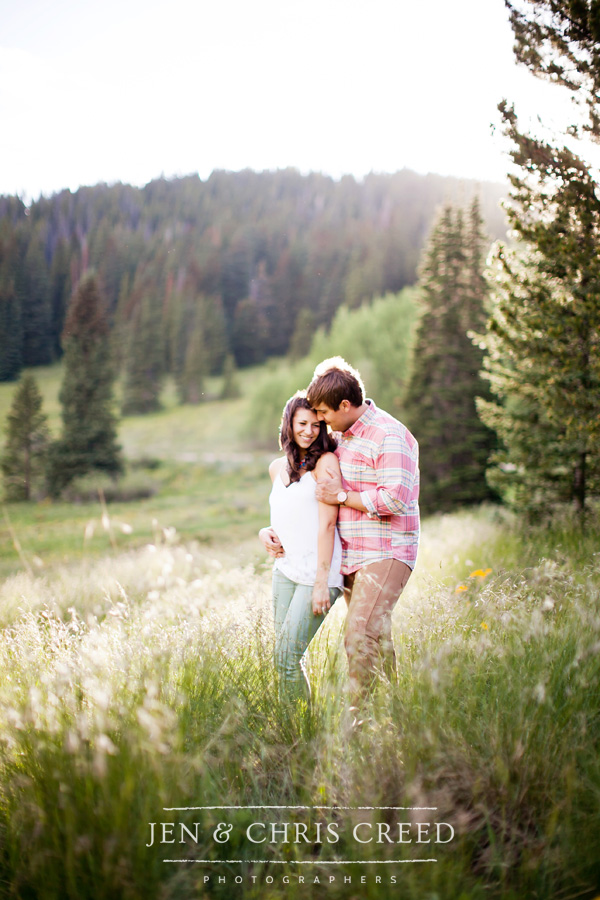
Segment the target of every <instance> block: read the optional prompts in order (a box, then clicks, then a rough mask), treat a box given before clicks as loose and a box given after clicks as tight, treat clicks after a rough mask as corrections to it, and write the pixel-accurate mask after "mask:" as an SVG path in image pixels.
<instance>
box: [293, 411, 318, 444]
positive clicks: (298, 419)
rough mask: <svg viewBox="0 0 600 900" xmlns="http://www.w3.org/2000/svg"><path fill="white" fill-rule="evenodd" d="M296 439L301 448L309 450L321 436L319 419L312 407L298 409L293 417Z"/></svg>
mask: <svg viewBox="0 0 600 900" xmlns="http://www.w3.org/2000/svg"><path fill="white" fill-rule="evenodd" d="M292 434H293V435H294V441H295V442H296V444H297V445H298V447H300V449H301V450H308V448H309V447H310V445H311V444H312V443H313V441H315V440H316V439H317V438H318V436H319V420H318V419H317V414H316V413H315V412H313V411H312V409H297V410H296V412H295V413H294V418H293V419H292Z"/></svg>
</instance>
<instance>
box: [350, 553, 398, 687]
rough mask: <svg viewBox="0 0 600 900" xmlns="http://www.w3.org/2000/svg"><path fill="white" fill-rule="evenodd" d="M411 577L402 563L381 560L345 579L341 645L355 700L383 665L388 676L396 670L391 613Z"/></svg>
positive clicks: (393, 560)
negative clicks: (343, 629) (346, 613)
mask: <svg viewBox="0 0 600 900" xmlns="http://www.w3.org/2000/svg"><path fill="white" fill-rule="evenodd" d="M410 574H411V569H410V567H409V566H407V565H406V564H405V563H402V562H400V561H399V560H396V559H384V560H381V561H380V562H376V563H371V565H368V566H364V567H363V568H362V569H359V570H358V571H357V572H355V573H353V574H352V575H349V576H346V579H345V586H344V593H345V597H346V602H347V604H348V615H347V617H346V629H345V631H346V633H345V638H344V646H345V648H346V653H347V655H348V671H349V676H350V690H351V692H352V695H353V697H354V698H356V699H359V698H360V697H361V696H363V695H364V694H365V692H366V691H367V690H368V688H369V687H370V685H371V683H372V680H373V677H374V675H375V673H376V671H377V668H378V667H380V666H383V668H384V671H385V672H386V674H387V675H388V676H390V675H391V674H392V673H393V671H394V669H395V654H394V643H393V640H392V612H393V609H394V606H395V605H396V603H397V601H398V598H399V596H400V594H401V593H402V591H403V589H404V587H405V585H406V582H407V581H408V579H409V577H410Z"/></svg>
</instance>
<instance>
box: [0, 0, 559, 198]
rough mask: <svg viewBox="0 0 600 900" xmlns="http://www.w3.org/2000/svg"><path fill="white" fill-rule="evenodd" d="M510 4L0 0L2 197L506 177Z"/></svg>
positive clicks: (545, 95)
mask: <svg viewBox="0 0 600 900" xmlns="http://www.w3.org/2000/svg"><path fill="white" fill-rule="evenodd" d="M563 93H564V92H563V91H562V90H561V89H560V88H556V87H552V86H550V85H545V84H543V83H541V82H539V81H538V80H537V79H535V78H534V77H533V76H532V75H530V74H529V73H528V72H527V71H526V70H525V69H522V68H520V67H517V66H516V64H515V62H514V58H513V54H512V32H511V30H510V27H509V25H508V19H507V15H506V12H505V8H504V3H503V0H452V2H449V0H423V2H415V0H302V2H300V0H160V2H158V0H0V194H2V193H19V194H21V195H22V196H25V197H26V198H37V196H39V194H40V193H41V192H43V193H44V194H50V193H52V192H54V191H57V190H60V189H62V188H65V187H69V188H71V189H72V190H75V189H76V188H77V187H79V186H80V185H82V184H96V183H98V182H100V181H106V182H109V183H112V182H115V181H123V182H129V183H132V184H137V185H142V184H145V183H146V182H147V181H149V180H151V179H152V178H155V177H157V176H159V175H161V174H164V175H166V176H172V175H183V174H189V173H191V172H198V173H199V174H200V176H201V178H206V177H208V175H209V174H210V172H211V171H212V170H213V169H216V168H218V169H233V170H238V169H242V168H246V167H249V168H252V169H256V170H262V169H277V168H285V167H286V166H295V167H296V168H298V169H300V170H301V171H302V172H308V171H311V170H317V171H322V172H326V173H329V174H331V175H333V176H335V177H339V176H340V175H342V174H344V173H352V174H354V175H355V176H357V177H361V176H363V175H365V174H366V173H368V172H370V171H376V172H395V171H397V170H399V169H402V168H404V167H408V168H411V169H414V170H416V171H418V172H429V171H431V172H438V173H441V174H445V175H446V174H449V175H457V176H460V177H469V178H478V179H486V180H495V181H504V179H505V173H506V171H507V167H508V160H507V157H506V145H505V144H504V139H503V138H502V136H501V134H500V133H499V131H496V133H495V134H492V133H491V129H490V124H491V123H492V122H495V123H497V122H498V114H497V111H496V106H497V104H498V102H499V101H500V100H501V99H502V98H503V97H507V98H508V99H509V100H511V101H514V102H515V104H516V108H517V112H518V113H520V114H521V115H522V117H523V122H524V121H525V119H526V116H535V115H536V114H537V113H539V114H540V115H541V116H542V118H543V119H544V121H550V119H551V118H552V117H553V115H554V114H555V112H556V111H557V110H558V109H560V108H561V107H562V108H563V109H564V107H565V106H566V104H567V103H568V100H567V99H566V98H564V97H563Z"/></svg>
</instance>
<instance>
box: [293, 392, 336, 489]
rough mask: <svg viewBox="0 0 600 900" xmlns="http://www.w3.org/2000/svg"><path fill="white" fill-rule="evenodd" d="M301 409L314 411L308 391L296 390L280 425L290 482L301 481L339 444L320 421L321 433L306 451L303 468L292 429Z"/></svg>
mask: <svg viewBox="0 0 600 900" xmlns="http://www.w3.org/2000/svg"><path fill="white" fill-rule="evenodd" d="M299 409H309V410H310V411H311V412H314V410H313V408H312V406H311V405H310V403H309V402H308V400H307V399H306V391H296V393H295V394H294V396H293V397H290V399H289V400H288V402H287V403H286V404H285V406H284V408H283V415H282V416H281V425H280V426H279V446H280V447H281V449H282V450H283V452H284V453H285V455H286V456H287V461H288V470H289V473H290V483H291V482H294V481H300V478H301V477H302V475H303V474H304V473H305V472H312V470H313V469H314V467H315V466H316V464H317V462H318V460H319V459H320V458H321V457H322V456H323V454H324V453H332V452H333V451H334V450H335V448H336V446H337V444H336V442H335V440H334V439H333V438H332V437H331V435H330V434H329V433H328V431H327V425H326V424H325V422H319V434H318V436H317V437H316V438H315V439H314V441H313V442H312V444H311V445H310V447H309V448H308V450H307V451H306V455H305V457H304V459H305V460H306V464H305V465H304V466H302V468H301V467H300V451H299V449H298V445H297V444H296V442H295V440H294V432H293V430H292V422H293V421H294V415H295V413H296V411H297V410H299Z"/></svg>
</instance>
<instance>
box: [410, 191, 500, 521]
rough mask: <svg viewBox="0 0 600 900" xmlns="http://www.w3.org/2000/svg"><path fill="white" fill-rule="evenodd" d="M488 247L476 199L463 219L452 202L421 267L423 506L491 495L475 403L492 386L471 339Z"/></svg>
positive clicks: (414, 411) (417, 353) (415, 423)
mask: <svg viewBox="0 0 600 900" xmlns="http://www.w3.org/2000/svg"><path fill="white" fill-rule="evenodd" d="M484 247H485V238H484V235H483V231H482V221H481V216H480V213H479V205H478V202H477V200H474V201H473V204H472V206H471V208H470V210H469V214H468V220H467V223H466V224H465V221H464V214H463V211H462V210H461V209H454V208H453V207H451V206H447V207H446V208H445V209H444V210H443V211H442V213H441V216H440V218H439V219H438V221H437V223H436V225H435V226H434V229H433V232H432V235H431V238H430V241H429V245H428V248H427V250H426V252H425V256H424V261H423V264H422V268H421V273H420V281H419V287H420V291H421V296H422V298H423V300H422V305H423V315H422V318H421V321H420V324H419V329H418V334H417V341H416V346H415V350H414V363H413V372H412V377H411V381H410V385H409V388H408V392H407V397H406V413H405V415H406V419H407V423H408V424H409V426H410V428H411V430H412V431H413V432H414V434H415V436H416V438H417V440H418V442H419V448H420V466H421V500H422V505H423V509H424V510H425V511H433V510H445V509H450V508H452V507H453V506H455V505H457V504H465V503H478V502H481V501H482V500H485V499H489V498H490V497H491V496H492V493H491V490H490V487H489V485H488V484H487V483H486V480H485V468H486V465H487V460H488V457H489V454H490V452H491V449H492V447H493V446H494V444H495V436H494V434H493V432H491V431H490V429H488V428H487V427H486V426H485V425H483V423H482V422H481V421H480V419H479V416H478V414H477V409H476V403H475V398H476V397H478V396H482V395H483V396H487V395H488V394H489V389H488V387H487V385H486V384H485V382H484V381H483V380H482V379H481V377H480V374H479V372H480V369H481V367H482V357H483V353H482V350H481V349H480V348H479V347H477V346H475V345H474V344H473V342H472V341H471V339H470V337H469V332H470V331H471V330H473V329H477V327H481V325H482V323H483V321H484V317H485V313H484V302H485V295H486V285H485V281H484V278H483V269H484V260H483V250H484Z"/></svg>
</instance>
